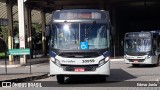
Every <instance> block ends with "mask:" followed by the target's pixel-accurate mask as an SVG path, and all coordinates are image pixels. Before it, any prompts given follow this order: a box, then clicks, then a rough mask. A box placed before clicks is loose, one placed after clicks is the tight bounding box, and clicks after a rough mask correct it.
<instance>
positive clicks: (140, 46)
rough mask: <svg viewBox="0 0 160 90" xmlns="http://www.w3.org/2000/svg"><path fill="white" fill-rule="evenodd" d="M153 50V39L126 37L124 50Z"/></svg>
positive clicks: (133, 51)
mask: <svg viewBox="0 0 160 90" xmlns="http://www.w3.org/2000/svg"><path fill="white" fill-rule="evenodd" d="M150 50H151V39H144V38H143V39H142V38H139V39H125V41H124V51H125V52H131V53H135V52H148V51H150Z"/></svg>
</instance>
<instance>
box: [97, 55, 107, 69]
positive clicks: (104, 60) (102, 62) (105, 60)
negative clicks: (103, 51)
mask: <svg viewBox="0 0 160 90" xmlns="http://www.w3.org/2000/svg"><path fill="white" fill-rule="evenodd" d="M108 61H109V57H106V58H105V59H102V60H100V61H99V64H98V65H99V67H100V66H102V65H104V64H105V63H106V62H108Z"/></svg>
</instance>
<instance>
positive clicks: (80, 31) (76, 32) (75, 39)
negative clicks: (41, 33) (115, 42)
mask: <svg viewBox="0 0 160 90" xmlns="http://www.w3.org/2000/svg"><path fill="white" fill-rule="evenodd" d="M82 42H87V45H86V46H87V47H88V48H86V49H89V50H92V49H106V48H109V28H108V26H107V24H103V23H94V24H93V23H54V24H53V25H52V31H51V47H52V48H54V49H61V50H80V49H82V48H81V46H80V45H81V43H82Z"/></svg>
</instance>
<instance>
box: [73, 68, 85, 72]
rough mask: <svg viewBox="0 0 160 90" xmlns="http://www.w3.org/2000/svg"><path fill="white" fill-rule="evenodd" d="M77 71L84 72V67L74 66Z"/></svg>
mask: <svg viewBox="0 0 160 90" xmlns="http://www.w3.org/2000/svg"><path fill="white" fill-rule="evenodd" d="M74 71H75V72H84V71H85V70H84V68H74Z"/></svg>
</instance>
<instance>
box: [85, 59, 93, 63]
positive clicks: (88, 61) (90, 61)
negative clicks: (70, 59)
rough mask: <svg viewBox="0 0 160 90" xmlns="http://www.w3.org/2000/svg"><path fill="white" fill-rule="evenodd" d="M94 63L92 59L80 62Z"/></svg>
mask: <svg viewBox="0 0 160 90" xmlns="http://www.w3.org/2000/svg"><path fill="white" fill-rule="evenodd" d="M93 62H95V60H94V59H90V60H82V63H93Z"/></svg>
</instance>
